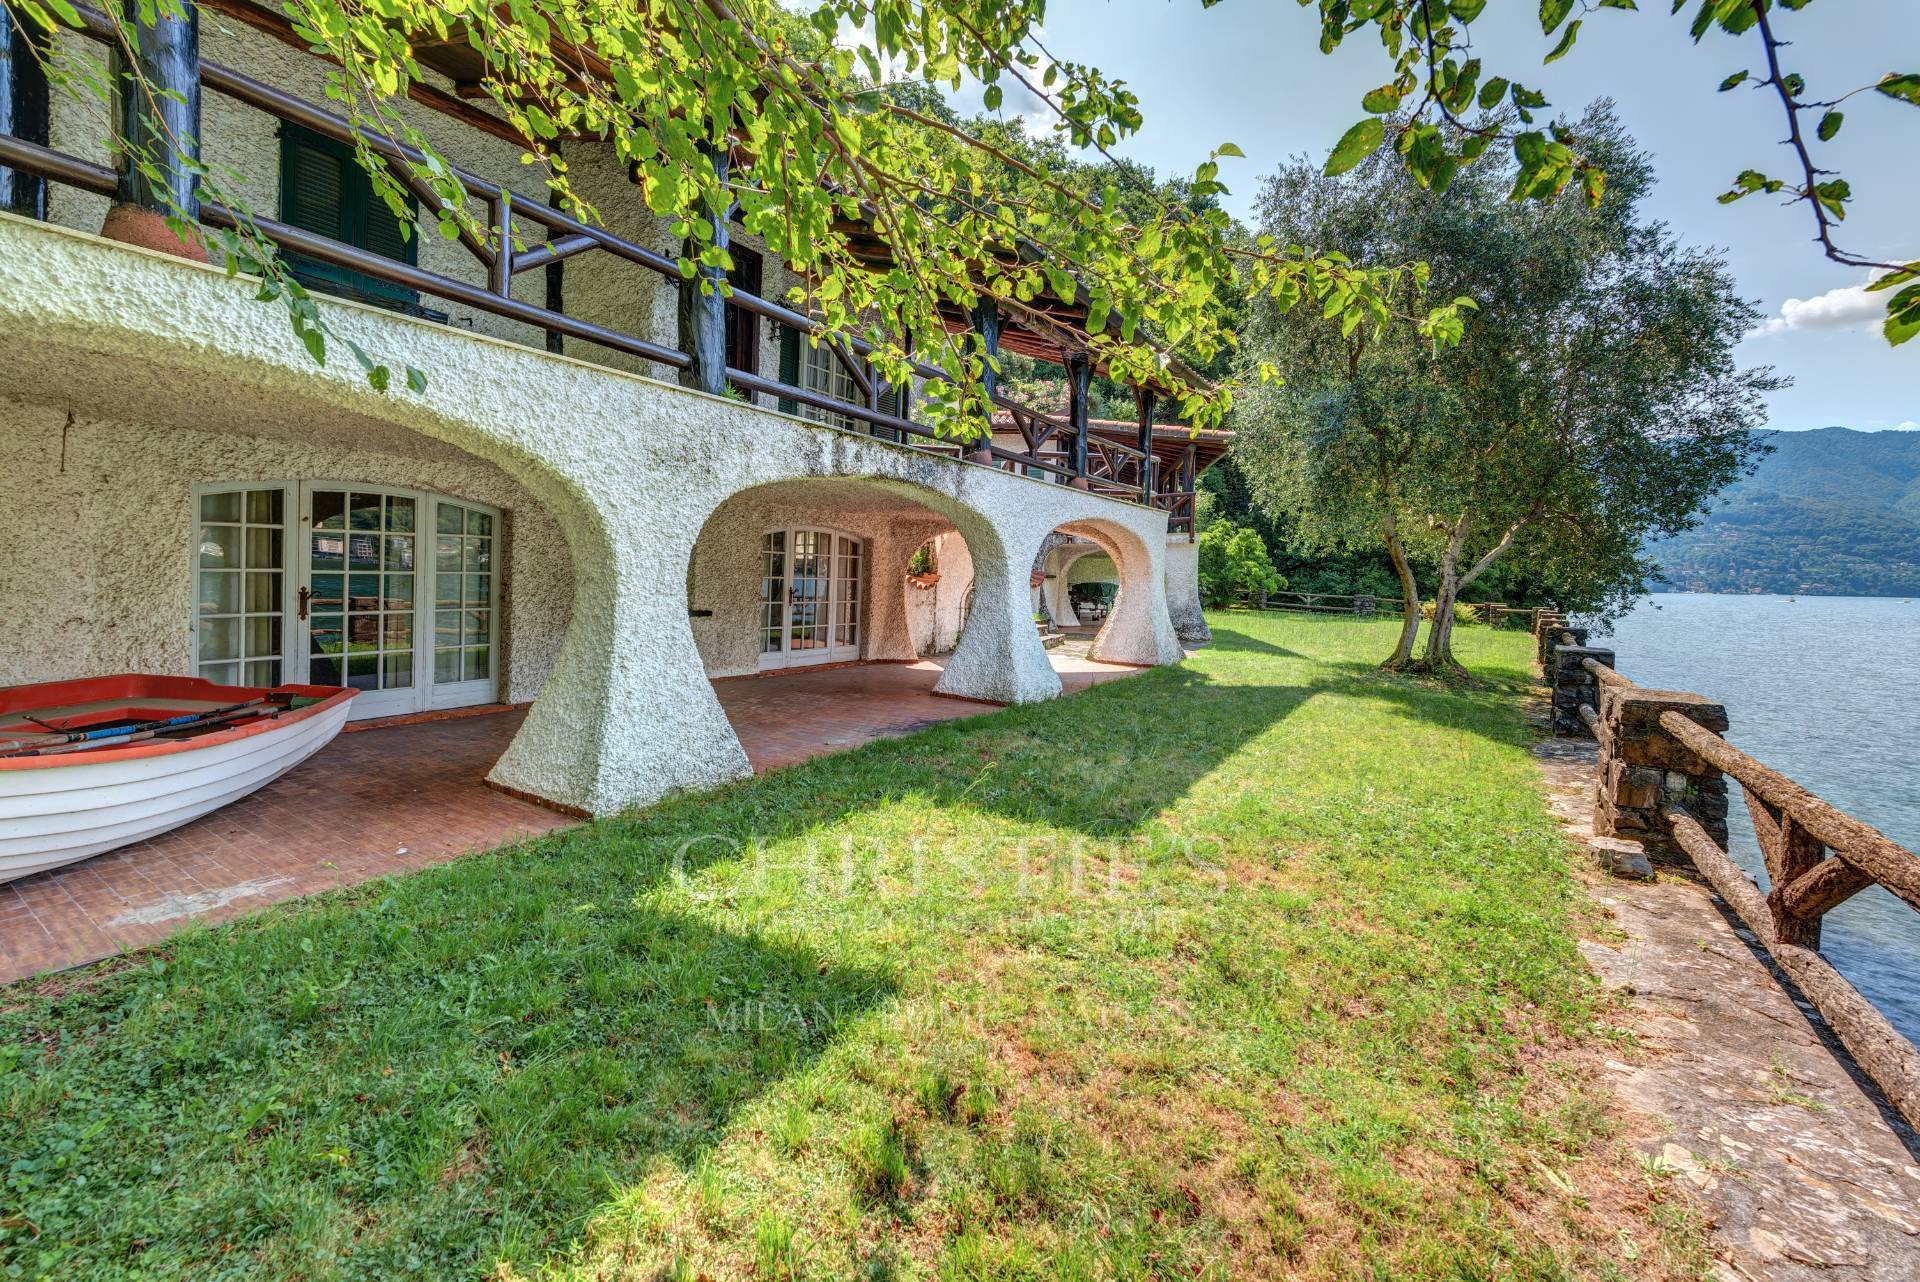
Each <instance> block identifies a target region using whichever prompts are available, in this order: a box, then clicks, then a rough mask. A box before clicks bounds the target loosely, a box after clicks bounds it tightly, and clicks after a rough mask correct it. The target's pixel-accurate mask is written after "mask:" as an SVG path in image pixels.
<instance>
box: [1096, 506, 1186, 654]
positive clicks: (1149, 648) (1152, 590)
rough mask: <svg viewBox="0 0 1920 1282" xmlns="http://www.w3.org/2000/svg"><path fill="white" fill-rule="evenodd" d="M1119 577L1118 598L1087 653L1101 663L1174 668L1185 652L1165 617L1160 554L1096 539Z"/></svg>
mask: <svg viewBox="0 0 1920 1282" xmlns="http://www.w3.org/2000/svg"><path fill="white" fill-rule="evenodd" d="M1096 542H1098V543H1100V545H1101V547H1102V549H1103V550H1104V551H1105V552H1106V553H1107V555H1108V556H1110V557H1111V558H1113V564H1114V568H1115V570H1117V571H1118V573H1119V576H1120V595H1119V597H1118V598H1117V599H1116V600H1115V601H1114V603H1113V612H1112V613H1111V614H1109V615H1108V616H1107V621H1106V622H1105V623H1104V624H1102V625H1101V627H1100V633H1099V635H1098V636H1096V637H1094V639H1093V647H1092V648H1091V649H1090V650H1088V652H1087V655H1088V657H1089V658H1092V659H1098V660H1099V661H1100V662H1102V663H1138V664H1144V665H1148V666H1152V665H1154V664H1160V663H1178V662H1179V661H1180V660H1181V659H1182V658H1184V657H1185V654H1186V652H1185V651H1184V650H1182V649H1181V648H1180V638H1179V637H1177V636H1176V635H1174V631H1173V621H1172V619H1170V618H1169V617H1168V615H1167V587H1166V578H1165V574H1164V572H1163V571H1162V568H1161V566H1162V558H1161V557H1160V556H1159V555H1158V553H1159V551H1160V549H1159V548H1157V547H1155V546H1154V545H1153V544H1150V543H1146V542H1144V541H1141V540H1140V539H1138V538H1137V537H1135V536H1133V535H1131V534H1123V533H1118V532H1116V533H1115V534H1114V536H1113V537H1112V538H1110V539H1109V538H1099V539H1096Z"/></svg>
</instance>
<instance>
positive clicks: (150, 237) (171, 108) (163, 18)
mask: <svg viewBox="0 0 1920 1282" xmlns="http://www.w3.org/2000/svg"><path fill="white" fill-rule="evenodd" d="M124 12H125V17H126V20H127V23H128V25H129V27H130V28H131V31H132V36H133V61H132V64H131V65H129V64H128V62H127V55H126V53H125V52H124V51H121V50H118V49H116V50H115V52H114V56H113V65H114V81H115V88H116V91H117V92H116V97H117V98H118V103H117V109H118V114H119V132H120V142H121V147H122V150H121V152H120V155H119V161H118V164H119V172H120V183H119V188H118V190H117V191H116V192H115V193H114V204H113V207H112V208H111V209H109V210H108V211H107V218H106V222H105V224H104V225H102V227H101V228H100V234H101V235H103V236H106V237H108V238H110V239H113V240H122V241H125V242H127V243H128V244H131V245H140V246H142V247H144V248H147V249H157V250H160V251H161V252H162V253H168V254H178V255H180V256H181V257H186V258H204V257H206V247H205V246H204V244H202V243H201V242H200V239H199V236H198V235H197V234H196V233H195V232H192V231H189V232H188V238H187V239H186V240H182V238H181V237H180V235H178V234H177V233H176V232H175V231H174V230H173V228H171V227H169V226H167V219H169V218H176V219H184V220H186V221H187V222H189V223H192V222H194V221H195V220H197V219H198V218H199V217H200V178H199V175H198V174H196V173H194V172H193V170H192V168H191V166H192V165H193V164H197V163H198V162H199V160H200V6H198V5H194V4H189V5H187V6H186V15H185V16H184V17H180V18H174V17H169V16H167V15H165V14H162V13H159V12H158V11H156V12H155V13H154V20H153V22H152V23H151V24H148V23H144V22H142V21H141V20H140V0H125V10H124Z"/></svg>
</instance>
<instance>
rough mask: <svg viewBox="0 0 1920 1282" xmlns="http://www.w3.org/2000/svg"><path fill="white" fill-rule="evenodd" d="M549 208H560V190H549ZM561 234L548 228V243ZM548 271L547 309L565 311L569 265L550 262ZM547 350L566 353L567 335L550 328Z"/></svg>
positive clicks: (558, 354)
mask: <svg viewBox="0 0 1920 1282" xmlns="http://www.w3.org/2000/svg"><path fill="white" fill-rule="evenodd" d="M547 208H549V209H558V208H560V194H559V193H558V192H553V191H549V192H548V193H547ZM559 236H560V233H559V232H557V231H555V230H553V229H552V228H551V227H549V228H548V229H547V243H548V244H552V243H553V242H554V241H555V240H557V239H559ZM546 273H547V310H548V311H550V312H565V311H566V310H567V302H566V300H567V290H566V281H567V265H566V263H565V262H553V263H548V264H547V268H546ZM547 350H548V351H550V352H552V353H553V354H554V355H555V356H562V355H565V354H566V350H567V339H566V335H564V334H562V333H561V332H560V331H559V330H557V329H550V330H548V331H547Z"/></svg>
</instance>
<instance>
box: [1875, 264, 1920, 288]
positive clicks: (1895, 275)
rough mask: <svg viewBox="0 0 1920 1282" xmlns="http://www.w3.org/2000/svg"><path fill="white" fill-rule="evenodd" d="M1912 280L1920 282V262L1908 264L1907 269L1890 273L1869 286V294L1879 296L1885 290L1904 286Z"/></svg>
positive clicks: (1901, 268) (1897, 269)
mask: <svg viewBox="0 0 1920 1282" xmlns="http://www.w3.org/2000/svg"><path fill="white" fill-rule="evenodd" d="M1910 280H1920V261H1915V262H1911V263H1908V264H1907V265H1906V266H1905V267H1900V268H1896V269H1895V270H1893V271H1890V272H1888V273H1887V274H1886V275H1885V276H1882V277H1881V278H1880V279H1879V280H1876V281H1874V282H1873V283H1872V284H1870V285H1868V286H1867V292H1868V293H1869V294H1877V293H1879V292H1880V291H1881V290H1883V289H1892V288H1893V287H1894V286H1895V285H1903V284H1905V283H1906V282H1908V281H1910Z"/></svg>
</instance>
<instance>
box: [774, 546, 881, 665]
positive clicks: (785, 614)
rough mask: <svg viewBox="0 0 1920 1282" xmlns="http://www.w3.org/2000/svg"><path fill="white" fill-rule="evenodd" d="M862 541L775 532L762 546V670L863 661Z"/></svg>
mask: <svg viewBox="0 0 1920 1282" xmlns="http://www.w3.org/2000/svg"><path fill="white" fill-rule="evenodd" d="M860 556H861V547H860V540H858V539H855V538H850V537H848V536H847V535H845V534H838V533H835V532H834V531H832V530H813V529H797V530H772V531H769V532H768V533H767V534H766V536H765V537H764V538H762V539H761V542H760V668H761V670H762V671H766V670H769V669H775V668H793V667H802V666H805V665H807V664H812V663H842V662H846V661H847V660H850V659H857V658H859V657H860Z"/></svg>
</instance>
